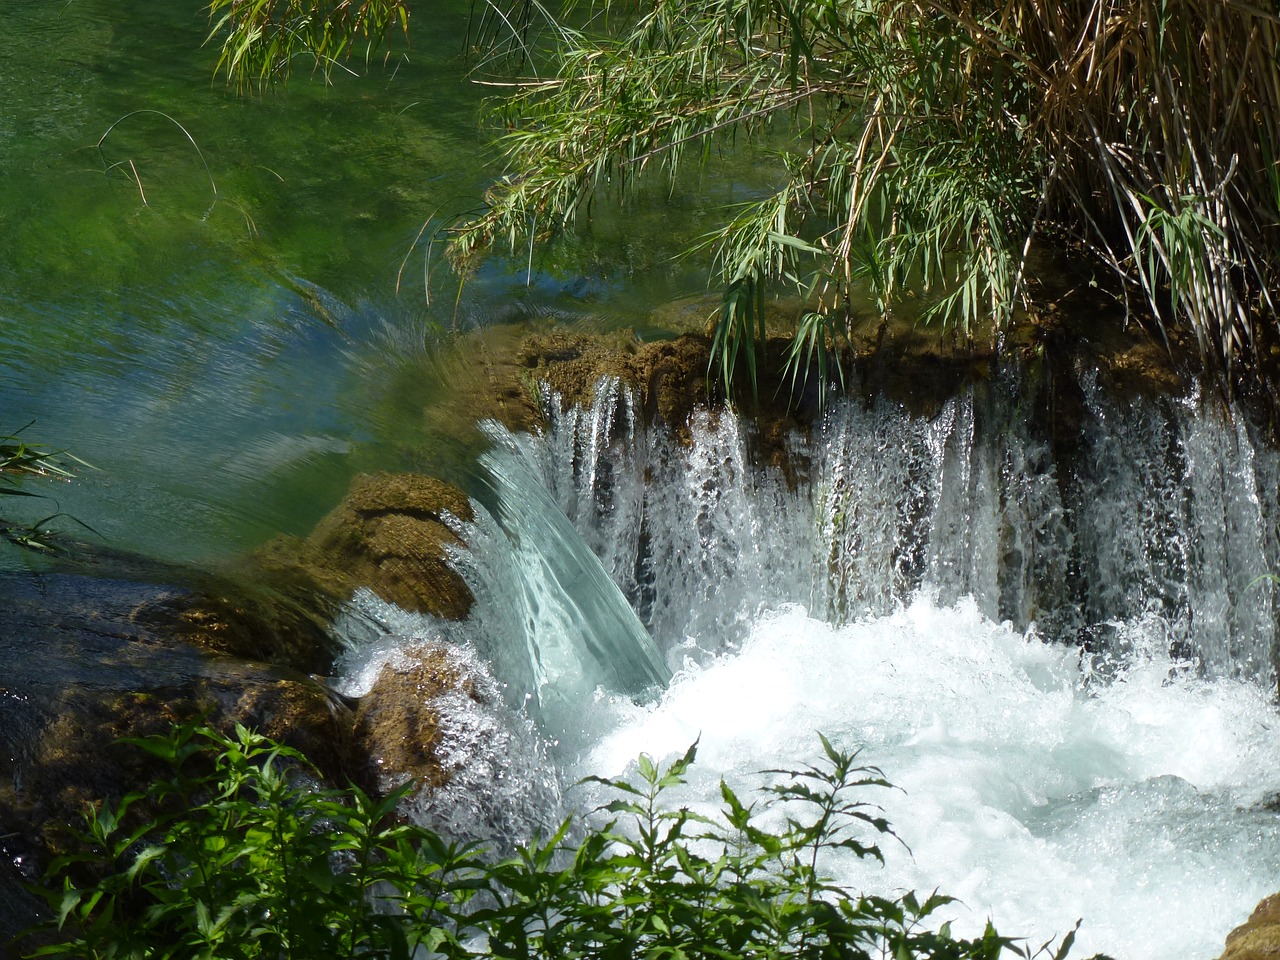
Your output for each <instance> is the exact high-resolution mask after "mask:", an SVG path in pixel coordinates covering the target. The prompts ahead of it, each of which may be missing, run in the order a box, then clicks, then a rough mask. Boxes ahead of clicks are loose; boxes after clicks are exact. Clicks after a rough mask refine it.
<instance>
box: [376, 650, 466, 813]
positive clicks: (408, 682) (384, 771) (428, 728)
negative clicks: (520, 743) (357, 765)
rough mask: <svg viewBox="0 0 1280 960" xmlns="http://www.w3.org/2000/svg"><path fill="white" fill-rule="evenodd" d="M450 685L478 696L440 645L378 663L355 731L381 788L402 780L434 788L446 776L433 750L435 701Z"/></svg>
mask: <svg viewBox="0 0 1280 960" xmlns="http://www.w3.org/2000/svg"><path fill="white" fill-rule="evenodd" d="M453 691H461V692H462V693H463V694H465V695H467V696H470V697H475V696H476V692H475V690H474V688H473V686H472V684H471V683H470V682H469V681H468V680H467V679H466V678H465V677H463V675H462V674H461V673H460V672H459V670H458V668H457V667H456V666H455V665H454V663H453V661H452V658H451V656H450V654H449V651H448V649H447V648H446V647H443V646H439V645H431V644H424V645H422V646H418V647H413V648H410V649H407V650H404V651H401V652H400V653H399V654H398V655H397V656H396V658H395V660H393V661H392V662H390V663H388V664H386V665H385V666H384V667H383V668H382V671H381V672H380V673H379V674H378V679H377V680H376V681H374V684H373V687H372V688H371V689H370V691H369V693H368V694H366V695H365V696H363V697H361V698H360V704H359V706H358V707H357V709H356V719H355V734H354V740H355V742H356V744H357V745H358V746H359V747H360V748H361V749H362V750H363V752H364V753H365V754H366V755H367V756H368V758H369V763H370V764H371V765H372V768H373V770H372V772H373V773H374V775H375V776H376V778H377V781H378V785H379V788H380V789H382V790H384V791H386V790H391V789H394V788H395V787H397V786H399V785H400V784H402V783H404V782H405V781H406V780H414V781H415V782H416V783H417V784H419V785H420V786H425V787H428V788H432V789H434V788H436V787H440V786H443V785H444V784H445V783H447V782H448V779H449V774H448V771H447V770H446V769H445V767H444V765H443V764H442V763H441V760H440V757H439V755H438V753H437V750H436V747H437V740H438V733H439V728H440V713H439V709H438V706H437V703H436V701H437V699H438V698H439V697H441V696H442V695H444V694H446V693H451V692H453Z"/></svg>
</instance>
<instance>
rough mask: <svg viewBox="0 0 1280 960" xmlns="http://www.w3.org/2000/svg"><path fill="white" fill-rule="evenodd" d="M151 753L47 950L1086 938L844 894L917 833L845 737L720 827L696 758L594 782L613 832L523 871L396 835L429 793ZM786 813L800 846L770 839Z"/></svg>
mask: <svg viewBox="0 0 1280 960" xmlns="http://www.w3.org/2000/svg"><path fill="white" fill-rule="evenodd" d="M135 743H136V745H137V746H139V747H141V748H143V749H145V750H146V751H148V752H149V753H151V754H152V755H154V756H155V757H157V758H159V759H160V760H162V761H163V762H164V763H165V764H166V765H167V767H168V769H169V773H168V774H167V775H165V776H162V777H160V778H159V779H157V780H156V781H155V782H153V783H152V784H151V785H150V786H149V787H147V788H146V789H144V790H143V791H141V792H140V793H137V794H131V795H129V796H127V797H125V798H124V799H123V800H121V801H120V802H119V803H117V804H107V805H103V806H99V807H95V808H93V809H92V810H90V811H89V813H88V815H87V817H86V822H85V828H84V830H83V832H82V833H81V835H80V836H79V842H78V847H77V848H76V849H75V851H74V852H72V853H70V854H68V855H66V856H64V857H62V858H60V859H59V860H57V861H55V862H54V863H53V865H52V866H51V868H50V874H51V877H52V880H53V881H54V882H53V883H52V884H51V886H50V889H48V890H47V891H46V896H47V898H48V900H49V901H50V904H51V906H52V908H53V912H54V917H55V919H54V920H52V921H51V922H50V924H49V925H48V929H47V930H46V931H45V933H50V932H51V933H53V934H54V935H55V936H54V938H53V939H52V940H51V941H50V942H47V943H45V944H44V945H43V946H40V947H39V948H37V949H35V950H34V952H33V953H31V954H29V955H31V956H68V957H78V958H90V960H98V958H106V957H130V958H153V957H154V958H159V957H165V958H197V957H204V958H214V957H217V958H251V957H273V958H283V957H306V958H314V957H355V956H361V957H386V958H395V960H398V958H405V960H407V958H409V957H411V956H415V955H417V953H416V951H418V950H426V951H428V952H429V953H430V954H431V955H432V956H437V957H443V958H453V960H472V958H481V957H508V958H512V960H515V958H530V957H546V958H557V960H561V958H584V960H587V958H591V960H607V958H613V957H649V958H653V960H660V958H670V960H683V958H687V960H698V958H705V960H732V958H735V957H743V958H746V957H752V958H777V960H783V958H813V960H817V958H824V957H841V958H847V960H858V958H865V960H871V958H881V957H894V958H897V960H908V958H939V960H941V958H950V960H969V958H971V960H995V958H996V957H999V956H1004V955H1006V954H1007V955H1010V956H1020V957H1024V958H1027V957H1032V956H1037V957H1053V958H1055V960H1062V958H1064V957H1066V956H1067V954H1068V952H1069V951H1070V949H1071V944H1072V940H1073V936H1072V935H1071V934H1068V935H1067V936H1066V937H1064V938H1063V940H1062V941H1061V942H1060V943H1058V944H1056V945H1052V944H1045V945H1043V946H1040V947H1039V949H1038V950H1035V951H1034V952H1033V950H1032V949H1031V948H1030V947H1028V946H1027V945H1025V944H1023V943H1021V942H1019V941H1017V940H1014V939H1010V938H1008V937H1003V936H1001V935H999V934H998V933H997V932H996V931H995V929H994V928H993V927H992V926H991V925H990V923H988V924H987V927H986V930H985V931H984V932H983V933H982V934H981V935H980V936H979V937H977V938H973V939H965V938H963V937H958V936H955V935H953V934H952V932H951V930H950V927H949V925H948V924H946V923H941V924H938V923H937V921H936V919H935V918H934V914H935V913H937V912H938V911H940V910H942V909H943V908H944V907H946V906H947V905H948V904H949V903H951V902H952V900H951V899H950V898H948V897H946V896H943V895H941V894H938V893H936V892H935V893H933V894H931V895H929V896H927V897H924V898H923V899H922V898H920V897H919V896H917V895H916V894H914V893H906V894H901V895H893V896H878V895H870V894H857V893H854V892H851V891H849V890H846V889H844V888H842V887H839V886H836V885H833V884H832V883H831V882H830V881H829V880H828V879H827V878H826V877H825V875H824V873H823V869H824V868H823V858H824V856H825V855H826V854H828V853H829V852H831V851H836V850H839V851H845V852H847V853H849V854H852V855H854V856H857V857H862V858H866V857H870V858H874V859H879V860H883V855H882V853H881V850H880V847H879V845H878V844H879V843H880V842H881V841H882V840H884V839H889V840H894V839H896V837H895V835H894V834H893V831H892V829H891V828H890V826H889V824H888V823H887V822H886V821H885V820H884V818H883V816H882V815H881V814H880V811H879V808H878V807H876V806H874V804H872V803H870V802H868V801H867V800H866V799H864V795H865V793H866V791H868V790H869V789H880V788H886V787H888V786H889V783H888V782H887V781H886V780H885V779H884V777H883V775H882V774H881V772H880V771H879V770H878V769H876V768H874V767H869V766H864V765H860V764H858V762H857V755H856V753H850V752H847V751H843V750H839V749H837V748H836V747H835V746H833V745H832V744H831V743H829V742H828V741H827V740H826V739H825V738H824V739H823V741H822V746H823V749H824V752H825V755H826V757H825V762H824V763H823V764H822V765H821V766H817V767H806V768H805V769H802V770H796V771H768V774H769V775H770V776H771V780H770V781H769V782H768V783H767V784H766V786H765V787H764V788H763V789H764V794H763V798H762V800H761V801H759V802H744V801H743V800H741V799H739V797H738V796H737V794H736V793H735V792H734V791H733V790H732V789H731V788H730V787H729V786H728V785H727V784H724V785H722V786H721V794H722V797H723V800H724V804H723V807H722V809H721V810H720V812H719V816H717V817H708V816H704V815H702V814H699V813H696V812H694V811H691V810H689V809H687V808H684V807H676V806H673V805H672V804H671V803H669V802H668V799H667V798H668V795H669V793H670V792H672V791H674V790H677V789H678V788H679V786H680V785H681V784H682V783H683V782H684V777H685V774H686V772H687V770H688V768H689V766H690V764H692V763H693V762H694V758H695V748H690V749H689V750H688V751H687V752H686V753H685V755H684V756H683V757H680V758H679V759H677V760H675V761H674V762H672V763H671V764H670V765H669V766H667V767H665V768H660V767H658V766H657V765H655V764H654V762H653V761H652V760H650V759H649V758H648V757H641V758H640V760H639V764H638V776H637V777H636V778H635V779H632V780H625V779H620V780H612V779H604V778H592V779H593V780H594V781H595V783H596V784H597V785H598V786H600V787H602V788H604V789H605V790H607V791H608V792H609V793H610V794H611V795H612V799H611V800H610V801H609V802H608V803H607V804H606V805H605V806H603V807H601V808H600V810H599V811H598V812H599V813H601V814H602V815H605V814H607V815H608V817H609V819H607V820H606V821H603V822H600V821H597V822H596V823H594V824H593V825H591V826H588V827H585V828H582V827H580V826H579V825H576V824H574V823H573V822H572V821H566V822H565V823H564V825H563V826H561V828H560V829H559V830H558V831H557V833H556V834H555V835H554V836H553V837H551V838H549V839H545V838H535V839H533V840H532V841H531V842H529V843H528V844H526V845H523V846H521V847H519V849H518V852H517V853H516V854H515V855H514V856H511V857H509V858H506V859H495V858H493V857H490V856H488V855H487V854H486V852H485V851H483V850H481V849H478V848H475V847H464V846H458V845H455V844H451V843H450V842H449V841H448V840H446V839H445V838H443V837H441V836H439V835H437V834H435V833H434V832H432V831H430V830H427V829H425V828H422V827H419V826H416V825H413V824H410V823H405V822H402V821H399V820H397V819H396V817H395V808H396V804H397V802H398V801H399V800H400V799H401V797H402V796H403V795H404V793H405V792H406V791H407V790H408V787H406V788H404V789H403V790H401V791H398V792H395V793H392V794H391V795H390V796H388V797H386V798H385V799H382V800H377V799H374V798H371V797H369V796H367V795H366V794H364V793H362V792H361V791H359V790H357V789H355V788H351V789H348V790H342V791H335V790H327V789H321V788H319V787H318V786H317V785H316V782H315V780H314V777H313V774H314V771H312V770H311V768H310V767H309V765H308V764H307V762H306V760H305V759H304V758H303V757H302V756H301V755H300V754H298V753H296V752H295V751H292V750H290V749H288V748H286V747H283V746H281V745H280V744H278V743H275V742H273V741H271V740H268V739H266V738H264V737H262V736H260V735H258V734H256V733H252V732H250V731H249V730H247V729H245V728H243V727H241V728H238V729H237V730H236V731H235V735H234V736H226V735H224V734H221V733H218V732H215V731H214V730H212V729H210V728H207V727H197V726H182V727H177V728H175V729H174V730H173V731H171V732H170V733H169V734H167V735H161V736H156V737H151V738H146V739H143V740H140V741H135ZM777 805H783V807H784V812H785V814H786V817H785V821H784V822H785V826H784V827H783V828H782V829H781V831H780V832H777V831H775V830H772V829H770V828H767V827H765V826H762V815H763V814H764V812H765V811H766V810H769V809H771V808H773V807H775V806H777ZM574 836H578V837H580V838H581V839H571V838H572V837H574Z"/></svg>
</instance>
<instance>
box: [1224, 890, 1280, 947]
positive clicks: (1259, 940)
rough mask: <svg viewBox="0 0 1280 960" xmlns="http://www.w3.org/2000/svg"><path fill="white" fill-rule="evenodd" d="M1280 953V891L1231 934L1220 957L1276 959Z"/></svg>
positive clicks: (1258, 907)
mask: <svg viewBox="0 0 1280 960" xmlns="http://www.w3.org/2000/svg"><path fill="white" fill-rule="evenodd" d="M1278 957H1280V893H1273V894H1272V895H1271V896H1269V897H1267V898H1266V899H1264V900H1263V901H1262V902H1261V903H1259V904H1258V906H1257V907H1255V908H1254V911H1253V913H1252V914H1250V916H1249V919H1248V920H1246V921H1245V922H1244V923H1242V924H1241V925H1240V926H1238V927H1236V928H1235V929H1234V930H1232V931H1231V932H1230V933H1228V934H1227V948H1226V950H1224V951H1223V953H1222V956H1221V957H1220V958H1219V960H1276V958H1278Z"/></svg>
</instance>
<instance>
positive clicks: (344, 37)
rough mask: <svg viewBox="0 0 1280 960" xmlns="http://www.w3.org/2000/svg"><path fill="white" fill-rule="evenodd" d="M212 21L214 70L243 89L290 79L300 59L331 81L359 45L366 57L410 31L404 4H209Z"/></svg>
mask: <svg viewBox="0 0 1280 960" xmlns="http://www.w3.org/2000/svg"><path fill="white" fill-rule="evenodd" d="M209 17H210V20H211V21H212V23H213V28H212V30H211V31H210V34H209V39H210V40H215V39H218V38H221V42H222V51H221V54H220V55H219V57H218V64H217V68H216V69H217V71H218V72H220V73H223V74H225V75H226V77H227V81H228V82H229V83H231V84H232V85H233V86H235V87H238V88H240V89H247V88H250V87H253V86H257V85H262V84H268V83H272V82H275V81H282V80H286V79H288V77H289V74H290V73H292V71H293V62H294V60H295V59H297V58H298V57H304V58H307V59H310V60H311V61H312V63H313V65H314V68H315V70H316V71H318V72H319V73H320V74H322V75H323V76H324V77H326V78H327V77H328V76H329V74H330V73H331V72H332V70H333V68H334V67H341V66H342V62H343V61H344V60H346V59H347V58H348V57H350V55H351V54H352V53H353V52H355V51H356V50H357V49H359V48H360V47H363V49H364V53H365V56H366V57H368V56H371V55H372V54H373V53H374V52H375V51H376V49H377V48H378V47H379V45H381V44H382V43H385V42H386V40H387V38H388V35H389V34H391V33H392V31H394V30H395V29H396V28H399V30H400V31H401V32H402V33H404V34H405V35H408V32H409V7H408V5H407V4H406V3H405V2H403V0H210V2H209ZM343 69H345V68H343Z"/></svg>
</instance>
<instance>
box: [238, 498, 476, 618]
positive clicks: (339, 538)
mask: <svg viewBox="0 0 1280 960" xmlns="http://www.w3.org/2000/svg"><path fill="white" fill-rule="evenodd" d="M472 519H474V515H473V514H472V511H471V503H470V501H469V500H468V499H467V496H466V494H465V493H463V492H462V491H461V490H459V489H458V488H457V487H455V486H453V485H451V484H448V483H445V482H444V481H443V480H438V479H436V478H434V477H427V476H421V475H418V474H398V473H373V474H363V475H361V476H358V477H356V478H355V480H353V481H352V484H351V489H350V490H349V491H348V493H347V496H346V497H345V498H344V499H343V501H342V502H341V503H340V504H338V506H337V507H336V508H334V510H333V511H332V512H330V513H329V514H328V515H327V516H326V517H325V518H324V519H323V520H321V521H320V523H319V524H317V525H316V528H315V530H314V531H313V532H312V533H311V535H310V536H309V537H308V538H307V539H305V540H300V539H298V538H292V537H280V538H277V539H276V540H274V541H272V542H271V543H269V544H268V545H267V546H266V547H264V548H263V549H262V550H260V551H258V552H257V554H256V555H255V557H254V558H253V563H254V564H256V565H257V567H258V568H259V569H260V570H261V571H262V576H263V577H264V578H266V579H267V580H269V581H270V582H272V583H274V584H276V586H277V588H278V589H281V590H286V591H290V592H293V593H297V594H306V595H310V596H312V597H313V598H317V599H318V600H319V601H321V602H325V601H327V604H326V605H327V606H329V607H333V608H336V605H338V604H341V603H342V602H345V601H346V600H348V599H350V597H351V595H352V594H353V593H354V592H355V591H356V590H357V589H358V588H360V587H367V588H369V589H370V590H372V591H373V592H374V593H376V594H378V595H379V596H380V597H382V598H383V599H384V600H387V601H388V602H390V603H394V604H396V605H397V606H399V607H401V608H403V609H405V610H409V611H412V612H415V613H428V614H432V615H434V616H438V617H442V618H444V619H449V620H461V619H463V618H464V617H466V616H467V614H468V613H469V612H470V610H471V604H472V602H473V598H472V596H471V591H470V590H469V589H468V588H467V585H466V583H465V582H464V581H463V580H462V578H461V577H460V576H459V575H458V573H457V572H456V571H455V570H454V569H453V568H452V567H451V566H450V564H449V551H450V550H453V549H461V548H463V547H465V544H464V543H463V541H462V539H461V537H459V536H458V534H457V533H456V532H455V530H454V528H453V526H451V524H452V523H453V522H454V521H455V520H459V521H470V520H472ZM286 585H287V586H286Z"/></svg>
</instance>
